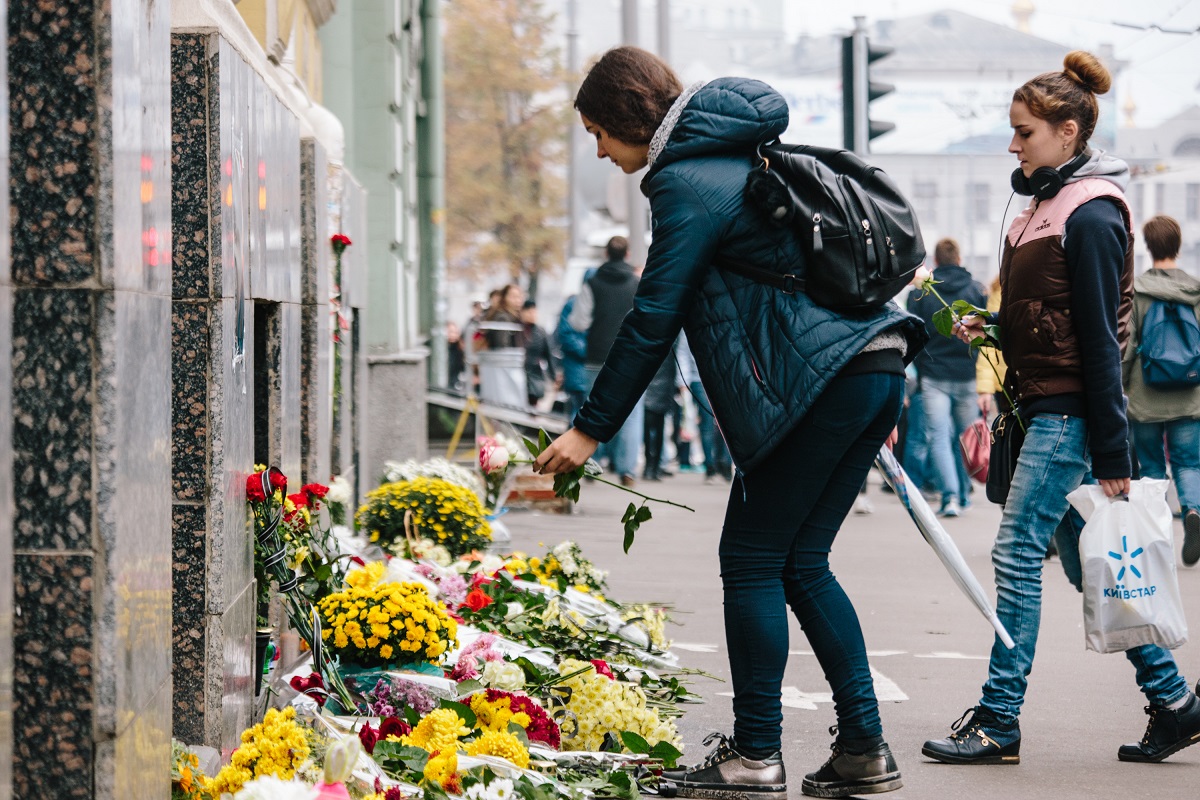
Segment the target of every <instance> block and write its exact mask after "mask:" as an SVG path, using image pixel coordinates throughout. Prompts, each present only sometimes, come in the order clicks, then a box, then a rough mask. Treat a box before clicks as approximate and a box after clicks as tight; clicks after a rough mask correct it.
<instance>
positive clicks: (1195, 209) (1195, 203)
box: [1185, 183, 1200, 222]
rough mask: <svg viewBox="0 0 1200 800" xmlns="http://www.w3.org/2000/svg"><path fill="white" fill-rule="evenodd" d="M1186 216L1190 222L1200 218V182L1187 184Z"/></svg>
mask: <svg viewBox="0 0 1200 800" xmlns="http://www.w3.org/2000/svg"><path fill="white" fill-rule="evenodd" d="M1185 216H1186V218H1187V220H1188V222H1195V221H1196V220H1200V183H1189V184H1188V185H1187V205H1186V207H1185Z"/></svg>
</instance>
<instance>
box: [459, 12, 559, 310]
mask: <svg viewBox="0 0 1200 800" xmlns="http://www.w3.org/2000/svg"><path fill="white" fill-rule="evenodd" d="M445 8H446V31H445V53H446V69H445V88H446V206H447V209H446V210H447V226H446V249H447V257H448V261H449V265H450V268H451V270H452V271H454V272H455V273H456V274H458V275H468V276H472V277H474V276H478V275H486V274H493V273H494V272H496V271H498V270H500V269H506V270H507V271H508V273H509V274H510V275H511V276H512V277H513V278H514V279H515V278H519V277H520V276H521V275H522V274H525V275H528V277H529V282H530V287H531V289H532V288H533V287H534V286H536V282H537V276H538V274H539V273H540V272H541V271H542V270H545V269H549V268H553V267H554V266H555V265H558V264H560V263H561V262H562V257H563V248H564V246H565V239H566V234H565V231H564V229H563V226H562V224H561V220H562V219H563V216H564V212H565V207H564V197H565V180H564V174H565V165H566V124H567V110H568V109H567V106H568V104H567V103H565V102H564V100H565V94H564V87H565V85H566V72H565V71H564V67H563V64H562V56H561V52H560V50H559V48H558V47H557V46H554V45H553V44H551V42H552V41H553V38H554V30H553V28H552V27H551V23H552V21H553V17H552V15H551V14H550V13H548V12H547V11H546V10H545V8H544V6H543V3H542V2H539V1H537V0H454V2H452V3H448V4H447V5H446V6H445Z"/></svg>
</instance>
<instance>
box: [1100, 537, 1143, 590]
mask: <svg viewBox="0 0 1200 800" xmlns="http://www.w3.org/2000/svg"><path fill="white" fill-rule="evenodd" d="M1121 550H1123V551H1124V552H1126V553H1128V554H1129V561H1130V564H1129V571H1130V572H1132V573H1133V574H1134V575H1136V576H1137V577H1139V578H1140V577H1142V573H1140V572H1138V568H1137V567H1136V566H1134V564H1133V559H1135V558H1137V557H1138V556H1140V555H1141V554H1142V548H1140V547H1139V548H1138V549H1137V550H1134V551H1133V552H1132V553H1130V552H1129V542H1128V539H1127V538H1126V537H1124V536H1122V537H1121ZM1108 555H1109V557H1110V558H1115V559H1116V560H1117V561H1124V560H1125V557H1124V556H1123V555H1121V554H1120V553H1114V552H1113V551H1112V550H1109V551H1108ZM1124 577H1125V567H1124V566H1122V567H1121V571H1120V572H1118V573H1117V580H1121V578H1124Z"/></svg>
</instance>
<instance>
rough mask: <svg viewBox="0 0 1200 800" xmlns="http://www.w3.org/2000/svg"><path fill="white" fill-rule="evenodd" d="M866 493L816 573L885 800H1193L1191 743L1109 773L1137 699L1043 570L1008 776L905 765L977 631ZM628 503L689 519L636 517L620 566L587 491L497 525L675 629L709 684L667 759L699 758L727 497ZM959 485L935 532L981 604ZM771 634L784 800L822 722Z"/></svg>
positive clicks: (604, 513)
mask: <svg viewBox="0 0 1200 800" xmlns="http://www.w3.org/2000/svg"><path fill="white" fill-rule="evenodd" d="M879 483H880V482H879V478H878V477H877V476H875V475H874V474H873V475H872V479H871V487H870V491H869V498H870V500H871V503H872V504H873V505H874V509H875V510H874V513H872V514H870V515H864V516H857V515H853V514H852V515H851V516H850V517H849V518H847V520H846V524H845V525H844V526H843V529H842V531H841V533H840V534H839V536H838V539H837V541H836V542H835V543H834V549H833V554H832V558H831V561H832V564H833V569H834V572H835V573H836V574H837V576H838V579H839V580H840V581H841V583H842V585H843V586H844V587H845V588H846V591H847V593H848V594H849V595H850V598H851V599H852V600H853V601H854V604H855V607H856V608H857V610H858V614H859V618H860V620H861V622H862V626H863V630H864V632H865V635H866V640H867V647H868V650H869V652H870V656H871V667H872V669H873V671H874V672H875V678H876V693H877V694H878V695H879V697H880V701H881V713H882V716H883V723H884V734H885V736H886V737H887V739H888V741H889V743H890V744H891V746H892V749H893V751H894V753H895V755H896V759H897V761H898V763H899V766H900V769H901V771H902V773H903V776H904V782H905V786H904V788H903V789H901V790H899V791H897V792H892V793H890V794H888V795H886V796H887V797H892V798H896V799H897V800H901V798H906V799H908V800H914V799H916V798H921V799H922V800H923V799H924V798H949V797H986V798H998V799H999V798H1004V799H1005V800H1008V799H1010V798H1011V799H1013V800H1024V799H1025V798H1062V799H1063V800H1073V799H1074V798H1079V799H1080V800H1083V798H1088V799H1089V800H1094V799H1096V798H1114V799H1115V798H1122V799H1124V798H1129V797H1134V796H1143V797H1144V796H1149V797H1155V798H1161V799H1162V800H1175V799H1176V798H1178V799H1179V800H1183V799H1184V798H1197V797H1200V745H1197V746H1195V747H1193V748H1190V749H1188V750H1184V751H1182V752H1180V753H1178V754H1176V755H1175V756H1173V757H1171V758H1170V759H1168V760H1167V761H1166V762H1164V763H1162V764H1151V765H1141V764H1124V763H1121V762H1119V761H1117V755H1116V754H1117V747H1118V746H1119V745H1121V744H1123V743H1125V742H1132V741H1137V740H1139V739H1140V738H1141V735H1142V732H1143V730H1144V729H1145V725H1146V720H1147V717H1146V715H1145V713H1144V712H1143V706H1144V705H1145V702H1146V701H1145V698H1144V697H1143V696H1142V694H1141V693H1140V691H1139V690H1138V688H1137V684H1136V683H1135V682H1134V678H1133V667H1132V666H1131V665H1130V664H1129V663H1128V662H1127V661H1126V660H1125V658H1124V657H1122V656H1120V655H1100V654H1097V653H1092V652H1089V651H1087V650H1085V648H1084V639H1083V626H1082V619H1083V613H1082V604H1081V602H1080V596H1079V594H1078V593H1077V592H1076V591H1075V589H1074V588H1073V587H1072V586H1071V585H1070V584H1069V583H1068V582H1067V580H1066V578H1065V577H1064V576H1063V574H1062V568H1061V565H1060V564H1059V563H1058V561H1057V560H1056V559H1052V560H1050V561H1047V562H1046V564H1045V570H1044V594H1043V607H1042V629H1041V637H1040V639H1039V642H1038V657H1037V659H1036V661H1035V663H1034V670H1033V673H1032V675H1031V676H1030V688H1029V693H1028V696H1027V702H1026V706H1025V709H1024V712H1023V714H1022V717H1021V729H1022V734H1023V741H1022V751H1021V764H1020V765H1019V766H986V767H964V766H949V765H944V764H938V763H935V762H932V761H929V760H928V759H925V758H924V757H923V756H921V754H920V750H921V745H922V743H923V742H924V741H925V740H926V739H929V738H933V737H941V736H945V735H947V734H948V733H949V731H950V724H951V723H952V722H953V721H954V720H956V719H957V718H958V717H959V715H960V714H962V712H963V711H964V710H966V709H967V708H968V707H970V706H972V705H974V704H975V703H976V702H977V701H978V698H979V690H980V686H981V684H982V683H983V681H984V678H985V677H986V672H987V657H988V653H989V651H990V649H991V646H992V640H993V636H992V629H991V626H990V625H989V624H988V623H987V622H986V621H985V620H984V619H983V617H982V616H980V615H979V613H978V612H977V611H976V610H975V608H974V606H972V605H971V604H970V602H969V601H968V600H967V599H966V598H965V597H964V596H962V594H961V593H960V592H959V590H958V588H957V587H956V586H955V585H954V583H953V582H952V581H951V579H950V577H949V576H948V575H947V574H946V572H945V570H944V568H943V567H942V565H941V562H939V561H938V560H937V558H936V556H934V554H933V552H932V551H931V550H930V549H929V547H928V545H926V544H925V542H924V540H923V539H922V538H921V537H920V534H919V533H918V532H917V530H916V528H915V527H914V525H913V524H912V522H911V521H910V520H909V518H908V515H907V514H906V513H905V512H904V510H903V509H902V508H901V506H900V503H899V501H898V500H896V498H895V497H893V496H892V495H890V494H885V493H883V492H882V491H881V490H880V486H879ZM637 488H638V489H640V490H642V491H644V492H646V493H647V494H650V495H654V496H658V497H665V498H669V499H671V500H674V501H676V502H681V503H685V504H687V505H690V506H692V507H693V508H695V509H696V511H695V513H690V512H687V511H683V510H680V509H675V508H670V507H667V506H661V505H657V504H654V505H653V510H654V519H652V520H651V521H649V522H647V523H646V524H645V525H643V526H642V529H641V531H640V532H639V533H638V536H637V541H636V542H635V543H634V545H633V548H632V549H631V550H630V552H629V554H628V555H626V554H624V553H622V551H621V541H622V537H623V532H622V528H621V523H620V517H621V514H622V513H623V510H624V508H625V507H626V505H627V504H628V502H629V501H630V500H631V499H633V498H632V497H631V496H630V495H628V494H626V493H623V492H620V491H618V490H616V489H612V488H609V487H607V486H603V485H601V484H596V483H591V484H585V485H584V486H583V489H582V492H581V499H580V503H579V505H578V506H577V507H576V510H575V513H572V514H569V515H563V514H546V513H537V512H531V511H514V512H512V513H510V514H508V515H506V517H505V518H504V519H505V522H506V523H507V525H508V527H509V528H510V529H511V530H512V533H513V541H512V548H513V549H519V550H525V551H527V552H537V551H539V550H541V549H543V548H542V546H541V545H540V544H539V543H542V544H544V546H546V547H550V546H553V545H554V544H557V543H558V542H560V541H563V540H565V539H574V540H575V541H578V542H579V543H580V545H581V546H582V547H583V552H584V554H585V555H586V556H587V557H588V558H590V559H591V560H592V561H594V562H595V563H596V564H597V566H599V567H600V568H602V569H606V570H608V571H609V578H608V582H609V586H610V588H611V590H612V594H613V596H614V597H615V598H617V599H619V600H622V601H626V602H634V601H654V602H661V603H668V604H670V605H672V606H673V607H674V609H675V612H674V618H675V621H676V622H677V623H679V624H678V625H677V626H672V627H670V628H669V629H668V635H669V636H670V637H671V638H672V639H673V640H674V641H675V642H676V646H675V649H676V652H677V653H678V654H679V657H680V661H681V664H682V665H683V666H686V667H692V668H697V669H702V670H705V671H707V672H709V673H711V674H712V675H714V676H716V677H717V678H719V679H720V680H719V681H718V680H710V679H707V678H703V677H695V678H693V679H692V687H693V689H694V690H695V691H696V692H697V693H699V694H701V695H703V696H704V698H705V701H706V702H705V703H704V704H701V705H693V706H687V707H686V708H687V713H686V715H685V716H684V718H683V720H682V721H681V723H680V731H681V733H682V735H683V738H684V744H685V756H684V761H685V762H686V763H693V762H695V761H698V760H700V759H701V758H702V757H703V755H704V749H703V748H702V747H701V745H700V741H701V739H703V737H704V736H705V734H706V733H708V732H710V731H714V730H720V731H724V732H727V733H728V732H730V731H731V727H732V712H731V701H730V698H729V696H727V694H726V693H728V692H729V691H730V687H729V684H728V683H727V682H726V681H727V680H728V676H729V668H728V663H727V661H726V654H725V642H724V624H723V620H722V601H721V583H720V577H719V574H718V565H717V543H718V540H719V537H720V532H721V524H722V520H723V517H724V508H725V502H726V499H727V497H728V493H729V491H730V485H729V484H727V483H725V482H724V481H718V482H717V483H716V484H712V485H707V484H705V483H704V481H703V477H702V476H701V475H698V474H683V475H676V476H674V477H670V478H667V479H665V480H663V481H662V482H661V483H646V482H639V484H638V487H637ZM976 488H977V491H976V492H975V494H974V496H973V497H974V499H975V503H974V506H973V507H972V508H971V509H970V510H969V511H967V512H966V513H965V514H964V515H963V516H962V517H959V518H957V519H950V520H946V521H945V527H946V529H947V530H948V531H949V532H950V534H951V535H952V536H953V537H954V539H955V541H956V542H957V543H958V546H959V548H960V549H961V550H962V552H963V555H964V556H965V557H966V559H967V562H968V564H969V565H970V566H971V569H972V570H973V571H974V572H975V574H976V576H977V577H978V578H979V580H980V582H981V583H982V584H983V585H984V587H985V588H987V589H988V591H989V593H990V594H992V596H993V597H994V588H993V587H994V581H993V577H992V570H991V563H990V548H991V544H992V540H993V539H994V537H995V534H996V528H997V526H998V524H999V519H1000V512H999V508H998V507H996V506H993V505H991V504H989V503H988V502H987V500H986V499H985V498H984V497H983V491H982V487H976ZM1176 526H1177V528H1178V521H1176ZM1181 535H1182V534H1181V531H1178V530H1177V536H1181ZM1177 552H1178V548H1177ZM1179 577H1180V588H1181V591H1182V594H1183V597H1184V605H1185V608H1186V610H1187V613H1188V619H1189V620H1190V621H1191V623H1192V632H1193V638H1195V637H1196V636H1200V628H1198V626H1200V568H1195V569H1188V568H1185V567H1182V566H1180V568H1179ZM785 634H786V635H787V636H789V637H790V639H789V641H790V652H791V653H792V655H791V658H790V660H789V663H788V668H787V673H786V675H785V678H784V687H785V688H784V702H785V704H786V705H785V708H784V722H783V754H784V760H785V763H786V766H787V769H788V771H789V773H790V775H789V779H790V780H789V787H790V796H792V797H800V796H801V795H800V781H801V778H802V777H803V776H804V773H806V772H810V771H812V770H814V769H816V768H817V767H819V766H820V765H821V764H822V763H823V762H824V761H825V759H826V758H827V757H828V754H829V750H828V748H829V743H830V742H831V737H830V735H829V732H828V728H829V726H830V725H833V724H834V721H835V720H834V713H833V706H832V703H831V701H830V699H829V688H828V685H827V684H826V683H825V680H824V677H823V675H822V672H821V669H820V667H819V666H818V664H817V661H816V659H815V658H814V657H813V655H812V653H811V651H810V650H809V648H808V643H807V641H806V639H805V638H804V634H803V633H802V632H801V631H800V628H799V625H798V623H796V622H795V620H794V619H793V620H792V621H791V624H790V626H789V630H788V631H786V632H784V631H780V635H785ZM1175 655H1176V659H1177V660H1178V661H1179V663H1180V666H1181V669H1182V671H1183V672H1184V674H1185V675H1186V676H1187V677H1188V679H1189V681H1190V683H1191V684H1192V685H1193V686H1194V685H1195V683H1196V681H1197V679H1198V678H1200V645H1197V644H1195V643H1194V642H1191V643H1188V644H1185V645H1184V646H1183V647H1181V648H1179V649H1178V650H1176V651H1175Z"/></svg>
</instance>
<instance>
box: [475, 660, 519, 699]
mask: <svg viewBox="0 0 1200 800" xmlns="http://www.w3.org/2000/svg"><path fill="white" fill-rule="evenodd" d="M479 680H480V682H481V683H483V685H484V686H487V687H490V688H492V689H500V690H501V691H505V692H515V691H517V690H518V689H523V688H525V670H523V669H521V668H520V667H518V666H517V665H516V664H509V663H508V662H507V661H489V662H487V664H485V665H484V667H483V674H482V675H481V676H480V678H479Z"/></svg>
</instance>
